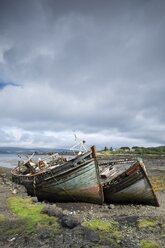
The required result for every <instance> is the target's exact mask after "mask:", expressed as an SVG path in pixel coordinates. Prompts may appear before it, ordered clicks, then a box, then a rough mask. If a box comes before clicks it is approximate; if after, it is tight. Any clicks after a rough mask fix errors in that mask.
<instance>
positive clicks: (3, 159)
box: [0, 153, 74, 168]
mask: <svg viewBox="0 0 165 248" xmlns="http://www.w3.org/2000/svg"><path fill="white" fill-rule="evenodd" d="M28 157H30V156H28ZM28 157H25V156H23V155H21V158H22V159H23V160H24V161H26V160H27V159H28ZM46 157H49V156H48V155H34V157H33V158H32V160H33V159H34V161H38V160H39V159H41V160H42V159H43V160H44V158H46ZM62 157H63V158H66V159H67V160H70V159H72V158H73V157H74V156H71V155H64V156H62ZM18 160H21V159H20V157H18V155H17V154H14V153H11V154H10V153H9V154H3V153H0V167H7V168H15V167H16V166H17V165H18Z"/></svg>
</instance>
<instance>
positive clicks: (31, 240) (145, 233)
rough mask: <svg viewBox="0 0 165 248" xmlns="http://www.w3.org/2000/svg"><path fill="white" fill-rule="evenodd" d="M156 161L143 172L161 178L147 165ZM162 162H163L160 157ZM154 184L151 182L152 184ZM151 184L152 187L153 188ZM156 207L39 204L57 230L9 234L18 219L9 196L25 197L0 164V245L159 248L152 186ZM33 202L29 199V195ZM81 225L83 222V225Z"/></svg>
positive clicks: (160, 217) (161, 225)
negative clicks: (54, 220) (55, 219)
mask: <svg viewBox="0 0 165 248" xmlns="http://www.w3.org/2000/svg"><path fill="white" fill-rule="evenodd" d="M158 163H160V161H158V159H155V160H154V161H153V160H152V161H151V160H146V161H145V164H146V165H147V170H148V172H149V176H150V177H151V179H152V180H153V177H152V176H154V178H162V181H161V182H156V183H158V184H159V183H161V185H164V184H165V182H164V181H163V180H164V178H163V176H164V175H165V173H164V172H165V171H164V170H156V169H155V168H153V166H152V165H153V164H158ZM161 163H162V164H163V165H164V164H165V163H164V161H162V160H161ZM156 183H155V185H156ZM155 187H156V186H155ZM156 195H157V197H158V200H159V203H160V207H153V206H144V205H132V204H129V205H114V204H104V205H97V204H89V203H78V202H75V203H45V207H44V209H43V211H42V212H43V213H44V214H47V215H49V216H56V217H58V222H59V229H58V231H56V232H54V231H53V227H51V225H50V226H49V227H47V226H45V227H42V228H41V229H39V230H38V231H37V232H35V233H33V232H31V233H26V232H22V233H21V232H19V233H17V232H16V231H15V232H12V230H13V228H14V227H15V228H17V227H18V226H19V225H21V221H22V220H21V219H19V218H18V217H17V216H16V215H15V214H14V213H13V212H12V210H11V209H10V208H9V206H8V203H7V199H8V198H9V197H15V196H21V197H25V198H29V196H27V194H26V190H25V188H24V187H22V186H18V185H15V184H13V183H12V181H11V173H10V169H8V168H4V167H0V247H6V248H7V247H17V248H18V247H20V248H22V247H24V248H26V247H28V248H29V247H31V248H33V247H34V248H35V247H36V248H37V247H42V248H47V247H77V248H78V247H84V248H85V247H86V248H87V247H100V248H101V247H114V248H115V247H124V248H127V247H128V248H134V247H135V248H140V247H142V248H147V247H148V248H154V247H155V248H163V247H165V191H164V188H161V190H159V188H157V191H156ZM31 199H32V201H33V202H34V204H36V205H38V204H40V203H38V201H37V199H36V198H35V197H33V198H31ZM96 220H97V221H98V220H99V221H100V222H99V223H102V224H105V223H111V224H112V226H113V227H114V228H113V230H112V228H111V229H109V231H108V232H107V230H104V228H101V224H100V226H98V227H96V228H93V227H92V228H90V227H89V226H88V225H87V224H89V223H90V224H91V223H94V221H95V222H96ZM84 223H85V224H84Z"/></svg>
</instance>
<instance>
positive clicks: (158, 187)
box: [150, 175, 165, 191]
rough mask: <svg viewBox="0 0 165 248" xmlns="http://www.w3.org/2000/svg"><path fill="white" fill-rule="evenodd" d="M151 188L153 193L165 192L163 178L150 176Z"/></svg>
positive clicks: (164, 178) (164, 180) (164, 179)
mask: <svg viewBox="0 0 165 248" xmlns="http://www.w3.org/2000/svg"><path fill="white" fill-rule="evenodd" d="M150 180H151V183H152V186H153V188H154V190H155V191H165V183H164V182H165V176H164V175H162V176H150Z"/></svg>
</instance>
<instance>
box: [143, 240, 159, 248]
mask: <svg viewBox="0 0 165 248" xmlns="http://www.w3.org/2000/svg"><path fill="white" fill-rule="evenodd" d="M140 245H141V247H142V248H161V247H162V246H161V245H160V244H159V243H156V242H153V241H149V240H141V241H140Z"/></svg>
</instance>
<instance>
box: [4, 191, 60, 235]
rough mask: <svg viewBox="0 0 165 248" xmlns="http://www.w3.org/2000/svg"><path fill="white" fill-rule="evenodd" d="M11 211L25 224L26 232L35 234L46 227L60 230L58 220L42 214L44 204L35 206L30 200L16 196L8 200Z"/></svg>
mask: <svg viewBox="0 0 165 248" xmlns="http://www.w3.org/2000/svg"><path fill="white" fill-rule="evenodd" d="M8 206H9V208H10V210H11V211H12V212H13V213H14V214H15V215H16V216H17V217H19V218H20V219H21V220H22V221H24V223H25V231H26V232H34V231H37V230H38V229H42V228H44V227H46V228H50V227H53V229H54V230H57V229H59V224H58V219H57V218H56V217H50V216H48V215H46V214H42V213H41V211H42V209H43V208H44V206H45V205H44V204H34V203H33V202H32V200H31V199H30V198H22V197H20V196H14V197H10V198H8Z"/></svg>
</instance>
